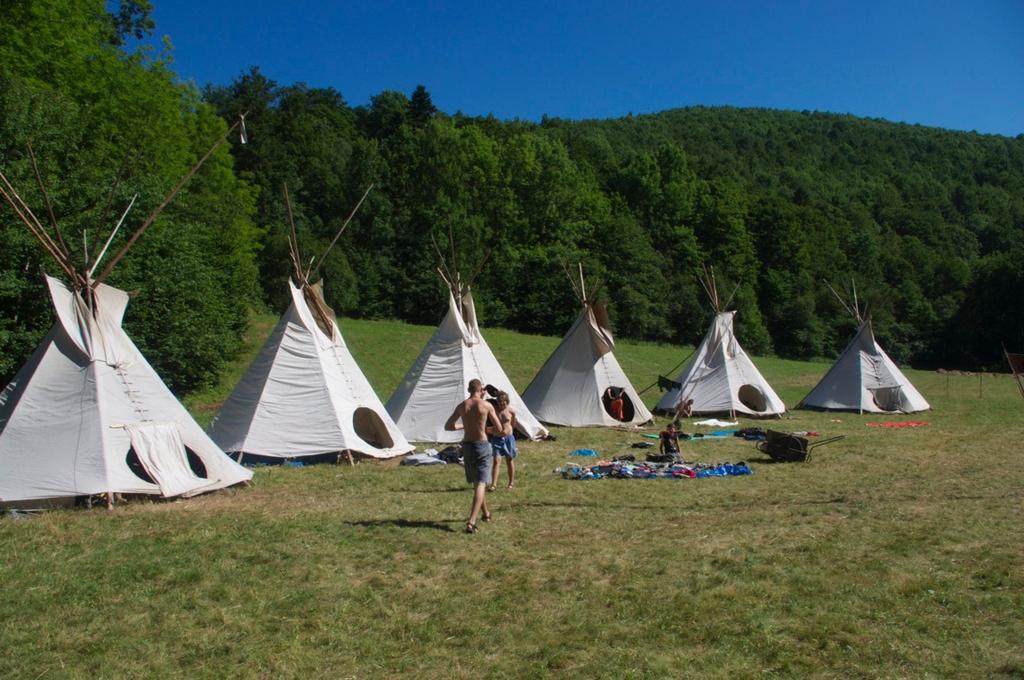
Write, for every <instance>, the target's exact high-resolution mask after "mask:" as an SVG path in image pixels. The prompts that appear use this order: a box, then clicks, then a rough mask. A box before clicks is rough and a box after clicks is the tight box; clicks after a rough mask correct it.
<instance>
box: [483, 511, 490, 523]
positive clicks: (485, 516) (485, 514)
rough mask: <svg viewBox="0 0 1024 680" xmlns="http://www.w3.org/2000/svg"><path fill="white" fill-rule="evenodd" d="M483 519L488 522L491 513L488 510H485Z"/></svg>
mask: <svg viewBox="0 0 1024 680" xmlns="http://www.w3.org/2000/svg"><path fill="white" fill-rule="evenodd" d="M484 521H485V522H490V521H491V513H489V512H485V513H484Z"/></svg>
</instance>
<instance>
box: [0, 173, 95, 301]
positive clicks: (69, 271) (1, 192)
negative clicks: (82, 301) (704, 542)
mask: <svg viewBox="0 0 1024 680" xmlns="http://www.w3.org/2000/svg"><path fill="white" fill-rule="evenodd" d="M0 180H3V183H4V184H6V185H7V186H8V187H10V189H11V191H12V192H14V187H12V186H11V183H10V182H9V181H7V177H5V176H4V174H3V173H2V172H0ZM14 195H15V196H17V193H16V192H14ZM0 196H2V197H3V198H4V200H5V201H7V204H8V205H9V206H11V210H13V211H14V212H15V214H16V215H17V216H18V218H19V219H20V220H21V221H22V222H23V223H24V224H25V226H26V227H28V230H29V232H30V233H31V234H32V235H33V236H34V237H35V238H36V240H37V241H39V245H41V246H42V247H43V250H45V251H46V252H47V254H49V255H50V257H52V258H53V259H54V261H55V262H56V263H57V265H58V266H59V267H60V268H61V270H62V271H63V272H64V274H65V275H66V276H67V277H68V279H69V280H70V281H71V283H72V284H73V285H78V281H79V275H78V273H77V272H76V271H75V270H74V268H73V267H72V266H71V263H70V262H68V261H67V258H65V257H64V256H63V254H62V253H61V252H60V249H59V248H57V245H56V244H55V243H53V240H52V239H50V237H49V236H48V235H47V234H46V232H44V231H40V228H39V227H37V226H36V225H35V224H33V223H32V221H31V220H30V219H29V218H28V216H27V215H26V214H25V213H24V212H23V211H22V209H21V208H20V207H19V205H18V203H17V202H16V201H15V200H14V198H13V197H12V196H11V195H10V194H8V193H7V190H6V189H5V188H4V187H0ZM19 199H20V197H19Z"/></svg>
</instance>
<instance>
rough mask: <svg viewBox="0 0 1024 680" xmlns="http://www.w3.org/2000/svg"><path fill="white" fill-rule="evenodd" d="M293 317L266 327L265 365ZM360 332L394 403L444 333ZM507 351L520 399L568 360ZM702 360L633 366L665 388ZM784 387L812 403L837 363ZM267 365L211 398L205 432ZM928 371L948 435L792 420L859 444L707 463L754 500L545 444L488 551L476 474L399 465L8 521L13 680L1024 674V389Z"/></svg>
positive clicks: (491, 335) (511, 347) (707, 448)
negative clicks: (586, 476)
mask: <svg viewBox="0 0 1024 680" xmlns="http://www.w3.org/2000/svg"><path fill="white" fill-rule="evenodd" d="M274 321H275V320H274V319H272V318H266V317H260V318H257V319H256V320H255V321H254V325H253V329H252V332H251V336H252V337H251V338H250V340H251V341H252V344H253V347H252V351H255V348H256V347H257V346H258V344H259V342H261V341H262V338H263V337H265V335H266V334H267V333H268V332H269V329H270V327H271V326H272V324H273V323H274ZM342 329H343V332H344V333H345V335H346V338H347V340H348V343H349V345H350V347H351V348H352V350H353V353H354V354H355V355H356V358H357V359H358V360H359V361H360V363H361V365H362V367H363V369H364V371H365V372H366V374H367V376H368V377H369V379H370V381H371V383H373V384H374V386H375V387H376V388H377V390H378V392H379V393H380V394H381V395H382V396H383V397H384V398H385V399H386V397H387V395H388V394H389V393H390V391H391V390H392V389H393V388H394V386H395V385H396V384H397V383H398V381H399V380H400V378H401V376H402V375H403V373H404V371H405V370H406V368H408V366H409V364H410V363H411V362H412V360H413V358H414V357H415V356H416V354H417V353H418V352H419V350H420V349H421V348H422V346H423V344H424V343H425V341H426V340H427V338H428V337H429V335H430V333H431V332H432V330H433V329H432V328H427V327H421V326H407V325H403V324H398V323H391V322H363V321H351V320H347V321H343V322H342ZM487 337H488V341H489V342H490V344H491V346H492V348H493V349H494V351H495V353H496V354H497V356H498V358H499V359H500V360H501V361H502V362H503V364H504V366H505V368H506V370H508V372H509V374H510V377H511V378H512V380H513V382H515V383H516V385H518V386H519V387H520V388H522V387H525V385H526V383H527V382H528V381H529V379H530V378H531V377H532V374H533V372H534V371H536V369H537V368H539V366H540V365H541V363H542V362H543V360H544V358H545V357H546V356H547V355H548V353H549V352H550V351H551V350H552V349H553V348H554V347H555V345H556V344H557V339H556V338H546V337H534V336H523V335H518V334H515V333H511V332H506V331H500V330H492V331H489V332H487ZM688 352H689V350H688V349H682V348H678V347H669V346H657V345H649V344H628V343H620V345H619V347H618V348H617V350H616V354H617V356H618V357H619V359H620V361H621V363H622V364H623V366H624V368H625V369H626V372H627V373H628V374H629V375H630V377H631V378H632V380H633V383H634V384H635V385H636V386H637V387H638V388H642V387H644V386H645V385H647V384H649V383H650V382H652V381H653V380H654V378H655V376H656V375H657V373H658V372H664V371H667V370H668V369H669V368H670V367H671V366H673V365H674V364H676V363H677V362H678V361H679V360H680V359H682V358H683V356H684V355H685V354H686V353H688ZM758 364H759V366H760V368H761V370H762V372H763V373H764V374H765V376H766V377H767V378H768V380H769V381H770V382H771V383H772V384H773V386H774V387H775V388H776V390H777V391H778V392H779V394H780V395H781V396H782V398H783V399H784V400H785V402H786V403H787V404H789V405H792V404H795V403H796V402H797V401H798V400H799V399H800V398H801V397H802V396H803V395H804V394H805V393H806V392H807V390H808V389H809V388H810V387H811V386H813V384H814V383H815V382H816V380H817V379H818V378H819V377H820V376H821V375H822V374H823V372H824V371H825V370H826V368H827V364H824V363H800V362H792V361H783V360H776V359H762V360H758ZM244 365H245V362H241V363H240V364H239V366H238V367H237V369H236V370H235V371H234V372H231V373H229V374H227V375H226V376H225V378H224V381H223V384H221V385H219V386H217V387H215V388H213V389H211V390H209V391H207V392H204V393H202V394H196V395H193V396H192V397H191V398H190V399H188V400H187V403H188V406H189V407H190V409H192V411H193V412H194V413H195V414H196V416H197V418H198V419H199V420H200V422H202V423H204V424H205V423H206V422H208V421H209V419H210V418H211V417H212V415H213V413H215V412H216V408H217V406H218V405H219V403H220V401H222V400H223V399H224V397H225V396H226V394H227V392H228V391H229V390H230V387H231V386H232V385H233V383H234V381H235V380H237V378H238V376H239V375H240V374H241V371H242V370H244ZM908 375H909V376H910V378H911V380H913V381H914V383H915V384H916V385H917V387H918V388H919V389H920V390H921V392H922V393H923V394H924V395H925V397H926V398H927V399H929V400H930V401H931V403H932V406H933V408H934V410H933V411H932V412H929V413H925V414H920V415H919V416H916V418H919V419H921V420H925V421H927V422H928V425H927V426H926V427H921V428H913V429H909V428H908V429H876V428H869V427H867V426H866V423H869V422H880V421H885V420H900V419H906V418H891V417H884V418H883V417H872V416H858V415H855V414H822V413H811V412H803V411H797V412H793V413H791V414H789V415H787V416H786V417H785V418H784V419H783V420H782V421H781V422H773V423H769V426H774V427H778V428H779V429H788V430H815V431H818V432H820V433H821V434H822V435H823V436H825V435H832V434H845V435H847V438H846V439H845V440H844V441H841V442H838V443H835V444H832V445H829V446H827V447H822V448H820V449H818V451H817V452H816V453H815V456H814V459H813V460H812V461H811V462H810V463H807V464H802V465H800V464H796V465H771V464H767V463H766V462H765V461H764V458H763V456H762V455H761V454H759V453H757V452H756V451H755V450H754V449H753V446H752V444H749V443H745V442H740V441H732V440H727V441H715V442H694V443H687V444H685V445H684V446H685V449H684V455H685V456H686V458H687V459H688V460H690V459H697V460H703V461H708V462H714V461H723V460H732V461H736V460H741V459H744V460H747V461H750V462H751V466H752V467H753V469H754V474H753V475H751V476H749V477H740V478H724V479H714V478H713V479H706V480H679V481H668V480H631V481H625V480H601V481H592V482H578V481H566V480H563V479H561V478H560V477H559V476H557V475H555V474H553V473H552V470H553V469H555V468H556V467H558V466H560V465H562V464H564V463H565V462H566V461H567V452H569V451H570V450H572V449H574V448H577V447H580V446H587V447H590V448H595V449H597V450H598V451H600V452H601V453H602V455H605V456H609V457H610V456H612V455H616V454H619V453H620V452H623V451H625V450H626V449H627V448H628V447H629V445H630V444H631V443H632V442H634V441H637V436H636V435H635V434H630V433H626V432H620V431H601V430H594V429H580V430H568V429H561V428H554V433H555V434H556V435H557V437H558V440H557V441H555V442H542V443H527V444H523V445H522V446H521V452H522V454H521V456H520V459H519V461H520V465H519V480H518V484H517V486H518V488H516V489H515V490H514V491H505V490H499V491H498V492H496V493H494V494H491V495H490V500H491V502H492V505H493V510H494V513H495V520H494V521H493V522H492V523H490V524H485V525H482V530H481V533H479V534H477V535H475V536H467V535H465V534H463V533H461V529H462V527H463V524H464V521H465V517H466V515H467V512H468V504H469V499H470V494H469V491H468V488H467V487H466V486H465V484H464V482H463V480H462V471H461V468H457V467H432V468H402V467H398V466H396V465H394V464H373V463H365V464H360V465H357V466H355V467H349V466H335V465H320V466H310V467H306V468H285V467H275V468H266V467H265V468H259V469H257V470H256V475H255V479H254V483H253V485H252V486H251V487H249V488H236V489H230V490H227V491H223V492H219V493H214V494H210V495H207V496H204V497H199V498H194V499H190V500H183V501H177V502H141V501H137V502H131V503H128V504H125V505H121V506H119V507H116V508H115V509H114V510H113V511H107V510H92V511H85V510H78V511H54V512H49V513H46V514H43V515H42V516H39V517H36V518H34V519H24V520H20V519H14V518H11V517H8V518H5V519H2V520H0V547H2V550H3V555H4V557H3V560H0V581H2V584H3V586H2V588H0V649H2V650H4V653H3V654H2V655H0V677H4V678H8V677H9V678H85V677H88V678H152V677H167V678H226V677H246V678H248V677H252V678H271V677H274V678H280V677H316V678H319V677H323V678H393V677H414V678H450V677H454V678H464V677H465V678H468V677H489V678H545V677H551V678H555V677H557V678H562V677H580V678H677V677H700V678H755V677H756V678H763V677H798V678H804V677H818V678H851V677H854V678H856V677H862V678H875V677H882V678H931V677H934V678H946V677H954V678H988V677H996V678H999V677H1003V678H1020V677H1024V617H1022V615H1021V612H1022V611H1024V547H1022V541H1021V535H1022V526H1021V522H1022V517H1024V512H1022V511H1024V472H1022V469H1021V464H1020V462H1021V453H1020V452H1021V441H1022V439H1024V417H1022V416H1024V400H1022V399H1021V398H1020V395H1019V394H1018V393H1017V390H1016V386H1015V385H1014V383H1013V382H1012V380H1011V379H1010V378H1009V377H1007V376H988V375H986V376H983V377H981V378H979V377H978V376H959V375H958V376H945V375H939V374H935V373H924V372H914V371H910V372H908ZM645 396H646V397H648V398H649V399H650V400H651V401H652V402H653V401H654V400H655V399H656V398H657V393H656V390H652V391H650V392H648V393H647V395H645ZM837 421H841V422H837ZM743 424H744V425H748V424H758V423H756V422H754V421H743ZM684 429H687V428H685V427H684Z"/></svg>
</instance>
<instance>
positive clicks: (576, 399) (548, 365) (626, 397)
mask: <svg viewBox="0 0 1024 680" xmlns="http://www.w3.org/2000/svg"><path fill="white" fill-rule="evenodd" d="M567 273H568V272H567ZM579 279H580V280H579V285H578V286H577V285H576V282H574V281H573V280H572V278H571V277H570V278H569V282H570V283H571V284H572V286H573V290H574V291H575V292H576V295H577V297H578V299H579V301H580V304H581V305H582V307H583V309H582V310H581V311H580V315H579V316H578V317H576V321H575V322H574V323H573V325H572V327H571V328H570V329H569V332H568V333H566V334H565V337H564V338H562V342H561V343H560V344H559V345H558V347H557V348H556V349H555V351H554V352H553V353H552V354H551V356H550V357H548V360H547V361H546V362H545V363H544V365H543V366H542V367H541V369H540V371H539V372H538V373H537V375H536V377H535V378H534V379H533V381H532V382H531V383H530V385H529V387H527V388H526V390H525V391H524V392H523V401H524V402H525V403H526V405H527V406H528V407H529V409H530V411H532V412H533V414H534V415H535V416H537V418H539V419H540V420H541V421H542V422H545V423H551V424H553V425H567V426H569V427H585V426H590V425H605V426H614V425H623V424H627V425H639V424H641V423H646V422H647V421H649V420H651V412H650V411H648V410H647V407H646V406H644V403H643V401H642V400H641V399H640V396H639V395H638V394H637V392H636V390H635V389H634V388H633V385H632V384H630V382H629V379H628V378H627V377H626V374H625V372H623V370H622V367H621V366H619V362H618V361H617V360H616V359H615V354H613V353H612V349H613V348H614V347H615V340H614V339H613V337H612V332H611V328H610V324H609V322H608V314H607V312H606V311H605V308H604V306H603V305H600V304H598V303H597V302H596V301H595V298H596V293H597V291H596V290H595V291H593V292H592V293H591V295H590V296H589V297H588V296H587V291H586V284H585V282H584V279H583V271H582V268H580V276H579ZM609 388H610V389H611V391H612V392H614V394H615V396H617V397H619V398H621V399H622V402H623V411H622V414H621V415H622V419H621V420H620V419H617V418H615V417H613V415H612V412H611V411H612V409H611V408H610V403H609V397H610V396H611V395H609V394H608V393H609Z"/></svg>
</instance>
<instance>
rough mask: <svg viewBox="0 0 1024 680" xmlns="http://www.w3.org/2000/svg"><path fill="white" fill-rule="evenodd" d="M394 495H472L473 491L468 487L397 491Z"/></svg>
mask: <svg viewBox="0 0 1024 680" xmlns="http://www.w3.org/2000/svg"><path fill="white" fill-rule="evenodd" d="M395 493H465V494H467V495H469V494H472V493H473V489H472V487H469V486H453V487H451V488H448V489H397V490H396V491H395Z"/></svg>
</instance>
